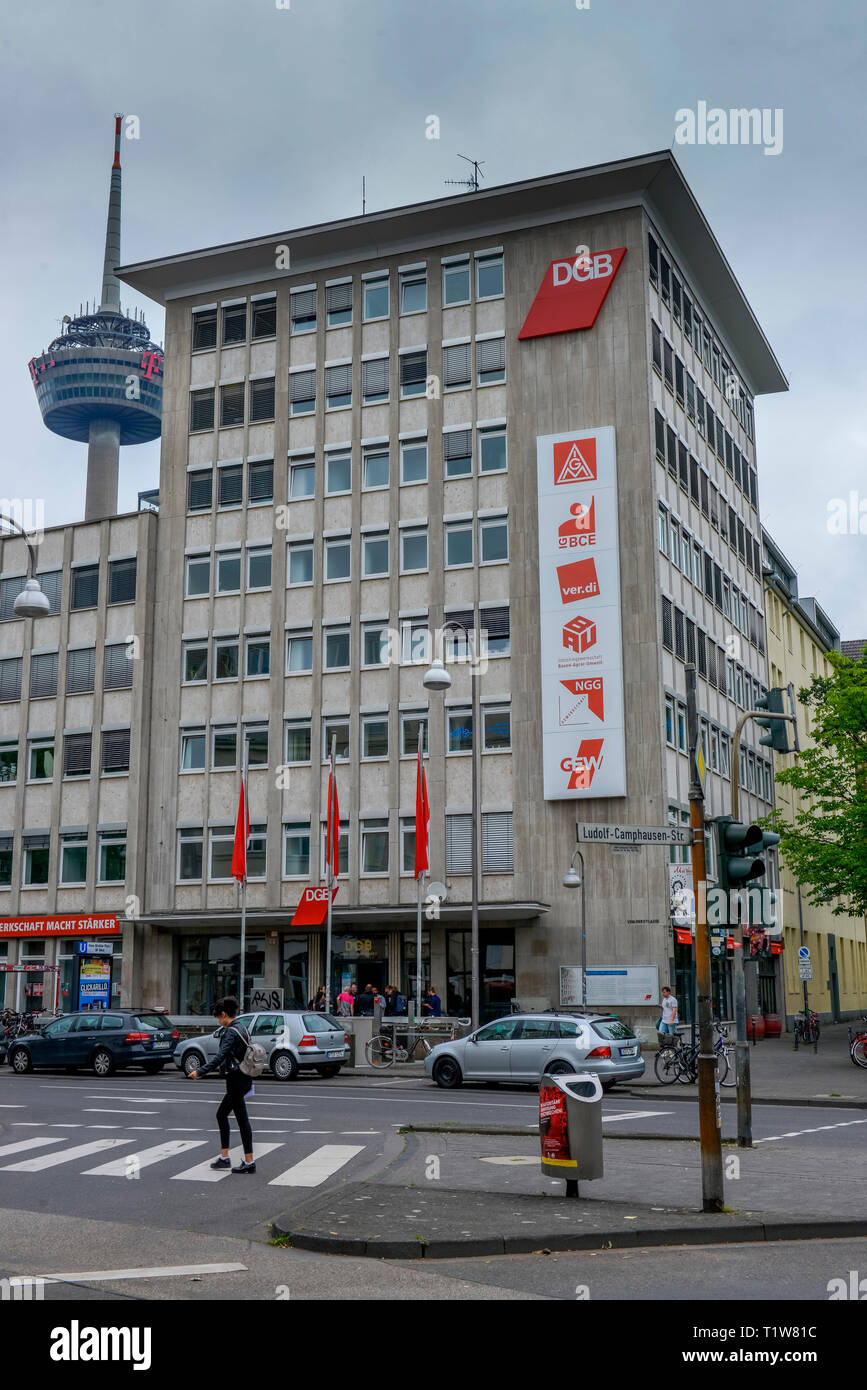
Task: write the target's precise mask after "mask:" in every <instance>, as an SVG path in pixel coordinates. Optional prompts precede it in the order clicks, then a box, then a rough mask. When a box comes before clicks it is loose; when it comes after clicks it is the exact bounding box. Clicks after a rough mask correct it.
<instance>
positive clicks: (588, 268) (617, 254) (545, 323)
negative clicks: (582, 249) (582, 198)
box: [518, 246, 626, 338]
mask: <svg viewBox="0 0 867 1390" xmlns="http://www.w3.org/2000/svg"><path fill="white" fill-rule="evenodd" d="M625 255H626V247H625V246H619V247H617V248H616V250H612V251H597V252H596V254H595V255H593V256H588V257H586V259H584V260H582V259H581V258H576V259H575V260H571V261H552V262H551V264H550V265H549V266H548V269H547V270H546V272H545V278H544V280H543V281H542V284H541V286H540V287H539V292H538V294H537V295H536V298H535V299H534V300H533V303H532V305H531V306H530V312H529V314H528V315H527V317H526V319H525V320H524V326H523V328H522V329H521V331H520V333H519V334H518V337H519V338H543V337H546V336H547V335H548V334H550V333H571V332H573V331H574V330H575V329H578V328H592V327H593V325H594V323H595V322H596V319H597V317H598V314H599V310H600V309H601V308H602V305H603V304H604V303H605V296H606V295H607V293H608V291H609V290H610V288H611V285H612V282H613V280H614V277H615V275H616V274H617V272H618V270H619V269H620V262H621V261H622V260H623V257H624V256H625Z"/></svg>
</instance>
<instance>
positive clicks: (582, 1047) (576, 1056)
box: [424, 1011, 644, 1091]
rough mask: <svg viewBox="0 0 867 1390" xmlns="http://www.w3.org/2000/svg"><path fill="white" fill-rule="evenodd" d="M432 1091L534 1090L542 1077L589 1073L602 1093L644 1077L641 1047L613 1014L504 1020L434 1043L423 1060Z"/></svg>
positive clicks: (524, 1016) (520, 1016)
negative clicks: (504, 1084)
mask: <svg viewBox="0 0 867 1390" xmlns="http://www.w3.org/2000/svg"><path fill="white" fill-rule="evenodd" d="M424 1069H425V1072H426V1073H427V1075H428V1076H431V1077H433V1079H434V1081H435V1082H436V1083H437V1085H438V1086H443V1087H445V1088H446V1089H449V1090H450V1089H451V1088H452V1087H454V1086H460V1084H461V1082H462V1081H495V1082H498V1081H512V1082H520V1083H523V1084H525V1085H526V1084H532V1085H538V1083H539V1080H540V1078H541V1077H542V1074H543V1073H544V1072H549V1073H551V1074H553V1075H557V1074H558V1073H560V1074H561V1073H563V1072H575V1071H590V1072H595V1073H596V1074H597V1075H598V1077H599V1080H600V1082H601V1083H602V1089H603V1090H605V1091H610V1089H611V1087H612V1086H614V1085H615V1084H616V1082H618V1081H634V1080H635V1078H636V1077H639V1076H643V1075H644V1058H643V1057H642V1055H641V1044H640V1042H639V1040H638V1038H637V1037H636V1035H635V1034H634V1033H633V1031H632V1029H631V1028H630V1027H629V1026H628V1024H626V1023H624V1022H623V1020H622V1019H619V1018H618V1017H617V1015H616V1014H602V1013H590V1012H588V1013H584V1014H577V1015H576V1014H574V1013H557V1012H554V1011H552V1012H550V1013H544V1014H510V1015H508V1016H507V1017H506V1018H498V1019H495V1020H494V1022H493V1023H486V1024H485V1025H484V1027H482V1028H477V1029H476V1031H475V1032H474V1033H469V1034H468V1035H467V1037H465V1038H458V1039H456V1040H455V1041H453V1042H447V1043H440V1044H439V1046H437V1047H435V1048H433V1050H432V1051H431V1052H430V1053H429V1055H428V1056H427V1057H426V1058H425V1064H424Z"/></svg>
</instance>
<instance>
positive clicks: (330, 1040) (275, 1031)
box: [173, 1009, 349, 1081]
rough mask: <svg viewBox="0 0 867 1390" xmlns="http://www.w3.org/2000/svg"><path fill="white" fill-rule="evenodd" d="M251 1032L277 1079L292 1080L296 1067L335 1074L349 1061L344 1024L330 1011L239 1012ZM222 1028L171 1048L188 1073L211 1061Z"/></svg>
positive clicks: (296, 1071) (240, 1020) (267, 1068)
mask: <svg viewBox="0 0 867 1390" xmlns="http://www.w3.org/2000/svg"><path fill="white" fill-rule="evenodd" d="M236 1021H237V1022H238V1023H243V1024H244V1025H245V1026H246V1027H247V1028H248V1029H249V1032H250V1040H251V1042H257V1043H261V1045H262V1046H263V1047H264V1049H265V1051H266V1053H267V1054H268V1061H267V1063H266V1064H265V1071H266V1073H267V1072H269V1071H270V1072H271V1074H272V1075H273V1076H276V1078H277V1080H278V1081H294V1080H295V1078H296V1076H297V1075H298V1073H299V1071H303V1070H306V1069H308V1068H309V1069H313V1070H315V1071H318V1073H319V1075H320V1076H336V1075H337V1073H338V1072H339V1071H340V1068H341V1067H342V1066H343V1064H344V1062H348V1061H349V1036H348V1034H347V1033H346V1031H345V1029H344V1027H343V1024H342V1023H340V1021H339V1020H338V1019H336V1018H332V1017H331V1015H330V1014H315V1013H308V1012H307V1011H306V1010H300V1009H299V1010H297V1011H296V1010H291V1011H289V1012H283V1013H268V1014H266V1013H256V1014H239V1015H238V1018H237V1020H236ZM222 1031H223V1030H222V1028H215V1029H214V1031H213V1032H212V1033H203V1034H202V1035H201V1037H197V1038H186V1039H185V1040H184V1042H182V1043H180V1044H179V1045H178V1047H176V1048H175V1051H174V1054H173V1055H174V1060H175V1063H176V1065H177V1066H178V1067H180V1069H181V1070H182V1071H184V1072H186V1074H187V1076H189V1074H190V1072H191V1071H196V1070H197V1069H198V1068H199V1067H200V1066H201V1065H202V1063H203V1062H211V1061H213V1059H214V1058H215V1057H216V1055H217V1053H218V1052H219V1050H220V1036H221V1034H222Z"/></svg>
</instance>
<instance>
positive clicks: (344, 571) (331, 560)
mask: <svg viewBox="0 0 867 1390" xmlns="http://www.w3.org/2000/svg"><path fill="white" fill-rule="evenodd" d="M351 563H352V562H351V546H350V540H349V537H348V536H339V537H338V538H336V539H335V540H327V541H326V542H325V582H326V583H332V582H338V581H341V580H346V579H349V578H350V574H351Z"/></svg>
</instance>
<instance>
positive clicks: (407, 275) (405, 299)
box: [400, 270, 427, 314]
mask: <svg viewBox="0 0 867 1390" xmlns="http://www.w3.org/2000/svg"><path fill="white" fill-rule="evenodd" d="M426 309H427V271H425V270H413V271H405V272H403V273H402V274H401V277H400V312H401V313H402V314H423V313H424V312H425V310H426Z"/></svg>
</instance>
